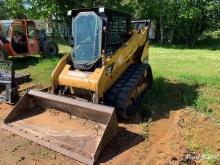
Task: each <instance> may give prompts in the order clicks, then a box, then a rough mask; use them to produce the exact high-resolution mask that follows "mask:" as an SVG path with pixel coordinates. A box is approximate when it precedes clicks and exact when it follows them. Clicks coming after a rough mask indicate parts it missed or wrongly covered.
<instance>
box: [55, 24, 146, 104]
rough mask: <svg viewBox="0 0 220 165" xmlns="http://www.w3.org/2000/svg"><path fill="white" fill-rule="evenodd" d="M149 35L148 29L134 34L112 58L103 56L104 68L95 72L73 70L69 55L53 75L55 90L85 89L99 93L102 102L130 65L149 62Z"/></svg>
mask: <svg viewBox="0 0 220 165" xmlns="http://www.w3.org/2000/svg"><path fill="white" fill-rule="evenodd" d="M147 35H148V28H145V29H143V30H142V31H141V32H139V33H138V32H133V35H132V37H131V38H130V39H129V40H128V41H127V42H126V43H124V44H123V45H122V47H121V48H119V49H118V50H117V51H116V52H115V53H114V54H113V55H112V56H111V57H107V56H106V55H102V58H103V59H102V61H103V66H102V67H101V68H96V69H95V71H94V72H85V71H80V70H71V69H70V68H71V65H70V64H68V58H69V55H66V56H64V57H63V58H62V59H61V60H60V62H59V63H58V65H57V66H56V68H55V70H54V71H53V73H52V75H51V78H52V87H53V89H56V88H57V87H58V86H68V87H72V88H79V89H85V90H88V91H92V92H95V93H97V95H98V98H99V99H101V100H102V99H103V97H104V94H105V92H106V91H107V90H108V89H109V88H110V87H111V86H112V85H113V84H114V83H115V82H116V81H117V80H118V79H119V78H120V77H121V75H122V74H123V73H124V72H125V70H126V69H127V67H128V66H129V65H131V64H133V63H136V62H137V60H139V59H141V60H142V62H143V63H144V62H146V61H148V49H149V41H147V37H148V36H147ZM140 48H144V50H143V53H142V54H141V57H138V56H139V54H138V50H139V49H140ZM112 67H113V68H112ZM111 69H112V71H110V70H111Z"/></svg>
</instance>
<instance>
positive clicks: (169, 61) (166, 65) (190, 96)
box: [11, 44, 220, 118]
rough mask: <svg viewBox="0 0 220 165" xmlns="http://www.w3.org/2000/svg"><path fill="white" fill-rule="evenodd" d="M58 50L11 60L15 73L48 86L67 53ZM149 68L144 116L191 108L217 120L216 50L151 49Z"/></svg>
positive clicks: (219, 56)
mask: <svg viewBox="0 0 220 165" xmlns="http://www.w3.org/2000/svg"><path fill="white" fill-rule="evenodd" d="M59 49H60V55H59V56H58V57H56V58H51V59H48V58H44V57H42V56H40V55H38V56H30V57H17V58H11V60H12V61H14V63H15V68H16V70H17V71H18V72H22V73H28V74H30V75H31V78H32V80H33V82H34V83H35V84H37V85H42V86H48V85H50V75H51V73H52V71H53V69H54V68H55V66H56V65H57V63H58V61H59V60H60V58H61V57H62V56H63V55H64V54H66V53H69V52H70V51H71V49H70V47H69V46H66V45H61V44H60V46H59ZM150 64H151V66H152V70H153V75H154V85H153V89H152V92H151V95H150V96H148V97H149V98H148V101H145V102H143V105H144V108H143V110H144V113H145V115H147V114H148V113H149V111H150V112H151V113H157V112H159V113H160V112H161V111H162V112H169V111H171V110H177V109H180V108H185V107H193V108H195V109H197V110H199V111H202V112H205V113H207V114H214V115H215V116H217V117H218V118H220V67H219V66H220V50H214V49H209V47H207V48H206V49H204V48H203V49H187V48H183V47H181V48H180V47H163V48H162V47H158V46H156V45H155V46H151V48H150Z"/></svg>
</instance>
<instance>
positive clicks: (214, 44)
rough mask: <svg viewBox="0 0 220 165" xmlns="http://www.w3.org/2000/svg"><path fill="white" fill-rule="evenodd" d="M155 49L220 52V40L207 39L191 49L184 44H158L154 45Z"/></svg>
mask: <svg viewBox="0 0 220 165" xmlns="http://www.w3.org/2000/svg"><path fill="white" fill-rule="evenodd" d="M153 45H154V47H162V48H168V49H204V50H205V49H206V50H213V51H215V50H220V39H217V38H211V37H206V38H205V39H202V40H199V41H198V42H197V43H196V45H195V46H194V47H189V46H187V45H183V44H175V45H174V44H164V45H162V46H161V45H160V44H158V43H154V44H153Z"/></svg>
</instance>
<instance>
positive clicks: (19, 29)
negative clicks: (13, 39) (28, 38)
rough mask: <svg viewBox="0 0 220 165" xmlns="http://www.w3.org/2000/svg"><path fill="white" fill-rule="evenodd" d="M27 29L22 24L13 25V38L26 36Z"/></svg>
mask: <svg viewBox="0 0 220 165" xmlns="http://www.w3.org/2000/svg"><path fill="white" fill-rule="evenodd" d="M24 35H25V27H24V25H23V24H21V23H14V25H13V36H24Z"/></svg>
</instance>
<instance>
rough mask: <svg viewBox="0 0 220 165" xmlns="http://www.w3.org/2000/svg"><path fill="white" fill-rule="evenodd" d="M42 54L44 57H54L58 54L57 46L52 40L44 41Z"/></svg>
mask: <svg viewBox="0 0 220 165" xmlns="http://www.w3.org/2000/svg"><path fill="white" fill-rule="evenodd" d="M42 53H43V55H44V56H45V57H55V56H57V55H58V53H59V49H58V45H57V43H56V42H54V41H52V40H46V41H45V42H44V44H43V50H42Z"/></svg>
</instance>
